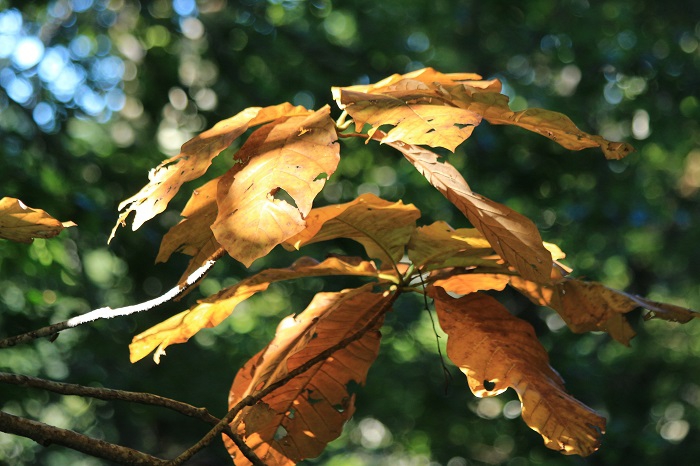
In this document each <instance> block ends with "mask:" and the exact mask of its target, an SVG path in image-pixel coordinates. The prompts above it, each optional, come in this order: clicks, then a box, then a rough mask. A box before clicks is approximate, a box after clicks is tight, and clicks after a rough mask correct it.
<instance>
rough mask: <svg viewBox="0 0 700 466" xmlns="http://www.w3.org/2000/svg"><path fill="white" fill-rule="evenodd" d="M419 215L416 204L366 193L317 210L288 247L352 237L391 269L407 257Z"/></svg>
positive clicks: (383, 265)
mask: <svg viewBox="0 0 700 466" xmlns="http://www.w3.org/2000/svg"><path fill="white" fill-rule="evenodd" d="M418 217H420V211H419V210H418V209H416V207H415V206H414V205H413V204H407V205H405V204H404V203H403V202H401V201H398V202H389V201H385V200H383V199H380V198H378V197H377V196H375V195H374V194H370V193H366V194H362V195H361V196H359V197H358V198H357V199H355V200H354V201H351V202H348V203H345V204H337V205H330V206H326V207H320V208H317V209H313V210H312V211H311V212H310V213H309V215H308V217H307V218H306V229H304V230H303V231H301V232H299V233H298V234H297V235H295V236H293V237H291V238H289V239H288V240H287V241H286V242H285V243H284V246H285V247H286V248H288V249H291V248H294V249H299V248H301V247H302V246H305V245H307V244H312V243H317V242H320V241H328V240H332V239H336V238H351V239H353V240H355V241H357V242H359V243H360V244H362V245H363V246H364V247H365V250H366V251H367V255H368V256H369V257H371V258H374V259H379V260H381V261H382V268H387V267H391V266H392V264H396V263H397V262H398V261H399V260H401V258H402V257H403V254H404V247H405V245H406V243H407V242H408V240H409V238H410V237H411V233H412V232H413V230H414V229H415V221H416V219H417V218H418Z"/></svg>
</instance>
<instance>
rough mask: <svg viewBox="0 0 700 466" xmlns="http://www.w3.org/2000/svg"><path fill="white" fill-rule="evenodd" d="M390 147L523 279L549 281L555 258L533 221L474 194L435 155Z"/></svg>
mask: <svg viewBox="0 0 700 466" xmlns="http://www.w3.org/2000/svg"><path fill="white" fill-rule="evenodd" d="M389 145H390V146H392V147H394V148H396V149H398V150H399V151H401V153H403V155H404V156H405V157H406V159H407V160H408V161H409V162H411V163H412V164H413V166H414V167H416V169H417V170H418V171H419V172H420V173H421V174H422V175H423V176H425V178H426V179H427V180H428V181H429V182H430V184H432V185H433V186H434V187H435V188H436V189H437V190H438V191H440V192H441V193H442V194H443V195H444V196H445V197H446V198H447V199H448V200H449V201H450V202H452V204H454V205H455V206H456V207H457V208H458V209H459V210H460V211H461V212H462V213H463V214H464V215H465V216H466V217H467V219H469V221H470V222H471V224H472V225H474V227H476V229H478V230H479V231H480V232H481V233H482V234H483V235H484V237H486V239H487V240H488V242H489V243H490V244H491V247H493V249H494V250H495V251H496V252H497V253H498V255H499V256H501V257H502V258H503V259H504V260H505V261H506V262H508V263H509V264H510V265H512V266H513V267H515V269H516V270H517V271H518V273H519V274H520V275H521V276H523V277H524V278H527V279H530V280H533V281H536V282H542V283H548V282H549V281H550V278H549V274H550V271H551V269H552V255H551V253H550V252H549V251H548V250H547V248H546V247H545V246H544V245H543V244H542V237H541V236H540V233H539V231H538V230H537V227H536V226H535V224H534V223H532V221H531V220H530V219H528V218H527V217H525V216H523V215H521V214H519V213H518V212H516V211H514V210H512V209H510V208H508V207H506V206H504V205H502V204H499V203H497V202H494V201H492V200H490V199H487V198H485V197H483V196H481V195H480V194H477V193H475V192H473V191H472V190H471V189H470V188H469V185H468V184H467V182H466V181H465V180H464V178H462V175H461V174H460V173H459V172H458V171H457V169H455V168H454V167H453V166H452V165H451V164H449V163H448V162H444V163H443V162H440V161H439V160H438V156H437V154H435V153H434V152H431V151H429V150H427V149H423V148H421V147H418V146H414V145H411V144H405V143H403V142H392V143H389Z"/></svg>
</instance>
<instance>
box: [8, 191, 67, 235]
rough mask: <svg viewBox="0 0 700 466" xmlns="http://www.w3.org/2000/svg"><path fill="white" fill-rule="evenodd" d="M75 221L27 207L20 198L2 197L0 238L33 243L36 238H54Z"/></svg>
mask: <svg viewBox="0 0 700 466" xmlns="http://www.w3.org/2000/svg"><path fill="white" fill-rule="evenodd" d="M73 226H76V225H75V223H73V222H59V221H58V220H56V219H55V218H53V217H52V216H50V215H49V214H47V213H46V212H44V211H43V210H41V209H32V208H31V207H27V206H26V205H25V204H24V203H23V202H22V201H20V200H19V199H15V198H13V197H3V198H2V199H0V238H4V239H9V240H10V241H16V242H18V243H31V242H32V241H33V240H34V238H53V237H54V236H56V235H58V234H59V233H60V232H61V231H62V230H63V229H64V228H68V227H73Z"/></svg>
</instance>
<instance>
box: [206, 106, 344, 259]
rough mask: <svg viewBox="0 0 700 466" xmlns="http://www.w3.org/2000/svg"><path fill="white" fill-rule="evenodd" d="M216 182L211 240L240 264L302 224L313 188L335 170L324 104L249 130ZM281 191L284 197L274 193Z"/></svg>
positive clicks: (333, 143)
mask: <svg viewBox="0 0 700 466" xmlns="http://www.w3.org/2000/svg"><path fill="white" fill-rule="evenodd" d="M236 159H237V160H238V161H239V163H238V164H236V165H234V166H233V167H232V168H231V169H230V170H229V171H228V172H227V173H226V174H225V175H224V176H222V177H221V180H220V181H219V183H218V189H217V196H216V202H217V205H218V208H219V210H218V214H217V217H216V221H215V222H214V224H213V225H212V227H211V229H212V231H213V232H214V236H215V237H216V240H217V241H218V242H219V243H220V244H221V245H222V246H223V247H224V248H226V251H227V252H228V253H229V255H231V257H233V258H234V259H237V260H239V261H240V262H242V263H243V264H245V265H246V266H250V264H251V263H252V262H253V261H254V260H255V259H257V258H259V257H262V256H264V255H266V254H267V253H268V252H270V250H272V248H274V247H275V246H276V245H278V244H280V243H281V242H283V241H285V240H286V239H288V238H290V237H291V236H294V235H295V234H297V233H299V232H300V231H302V230H303V229H304V228H305V227H306V222H305V220H304V219H305V218H306V216H307V214H308V213H309V211H310V210H311V206H312V203H313V200H314V198H315V197H316V194H318V193H319V191H321V189H322V188H323V186H324V184H325V182H326V179H327V178H328V177H329V176H331V174H333V172H335V169H336V167H337V165H338V160H339V147H338V144H337V133H336V130H335V124H334V122H333V120H332V119H331V118H330V109H329V107H328V106H326V107H324V108H322V109H321V110H318V111H317V112H315V113H314V114H312V115H308V116H294V117H290V118H288V119H286V120H284V121H276V122H274V123H270V124H267V125H265V126H263V127H262V128H260V129H258V130H257V131H255V132H254V133H253V134H252V135H251V136H250V137H249V138H248V140H247V141H246V143H245V144H244V145H243V147H242V148H241V149H240V150H239V151H238V153H237V154H236ZM280 191H282V192H283V193H286V194H287V195H288V196H289V197H290V198H288V199H284V198H280V199H278V198H276V197H275V196H276V195H278V194H281V193H280Z"/></svg>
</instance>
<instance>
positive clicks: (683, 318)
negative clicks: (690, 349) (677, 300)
mask: <svg viewBox="0 0 700 466" xmlns="http://www.w3.org/2000/svg"><path fill="white" fill-rule="evenodd" d="M511 285H512V286H513V287H514V288H516V289H517V290H518V291H520V292H521V293H522V294H523V295H525V296H526V297H528V298H529V299H530V300H531V301H532V302H533V303H535V304H538V305H540V306H547V307H550V308H552V309H554V310H555V311H557V313H558V314H559V315H560V316H561V318H562V319H563V320H564V322H566V324H567V325H568V327H569V328H570V329H571V330H572V331H573V332H576V333H584V332H591V331H596V330H599V331H604V332H607V333H609V334H610V336H611V337H613V338H614V339H615V340H617V341H619V342H620V343H622V344H624V345H629V342H630V340H631V339H632V338H633V337H634V335H635V332H634V330H633V329H632V327H631V326H630V324H629V322H627V318H626V317H625V315H624V314H626V313H628V312H630V311H632V310H633V309H636V308H638V307H644V308H647V309H649V310H650V311H651V312H650V313H649V314H648V315H647V317H646V318H653V317H658V318H661V319H664V320H671V321H674V322H683V323H685V322H688V321H690V320H691V319H693V318H697V317H698V316H699V315H700V314H697V313H696V312H694V311H691V310H689V309H684V308H682V307H680V306H674V305H671V304H664V303H657V302H654V301H649V300H647V299H644V298H640V297H639V296H634V295H630V294H627V293H624V292H622V291H618V290H614V289H612V288H608V287H607V286H605V285H603V284H602V283H597V282H584V281H581V280H576V279H572V278H564V277H562V278H561V280H560V281H559V282H558V283H555V284H552V285H542V284H537V283H533V282H530V281H527V280H523V279H522V278H520V277H511Z"/></svg>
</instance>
